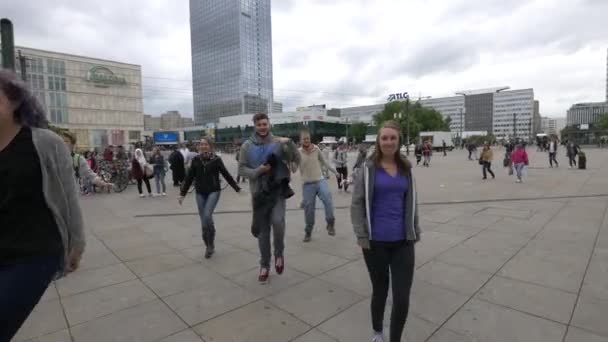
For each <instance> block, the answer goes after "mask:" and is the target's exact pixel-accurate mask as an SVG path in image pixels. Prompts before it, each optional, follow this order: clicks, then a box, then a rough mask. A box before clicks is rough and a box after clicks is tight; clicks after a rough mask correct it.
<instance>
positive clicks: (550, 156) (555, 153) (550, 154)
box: [549, 152, 559, 166]
mask: <svg viewBox="0 0 608 342" xmlns="http://www.w3.org/2000/svg"><path fill="white" fill-rule="evenodd" d="M556 156H557V152H549V164H550V165H551V166H553V162H555V166H559V163H558V162H557V159H556V158H555V157H556Z"/></svg>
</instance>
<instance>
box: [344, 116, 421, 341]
mask: <svg viewBox="0 0 608 342" xmlns="http://www.w3.org/2000/svg"><path fill="white" fill-rule="evenodd" d="M400 137H401V132H400V130H399V125H398V124H397V123H396V122H393V121H388V122H386V123H384V125H383V126H382V128H380V130H379V131H378V138H377V140H376V149H375V151H374V153H373V154H372V155H371V157H370V158H369V160H367V161H366V162H365V165H364V166H363V170H362V171H361V172H359V173H358V175H357V179H356V181H355V191H354V192H353V197H352V204H351V209H350V210H351V220H352V224H353V229H354V231H355V236H356V238H357V243H358V244H359V246H360V247H361V248H362V250H363V257H364V259H365V264H366V265H367V270H368V272H369V275H370V279H371V282H372V303H371V314H372V328H373V330H374V337H373V339H372V342H385V341H390V342H399V341H401V336H402V334H403V327H404V326H405V321H406V319H407V315H408V310H409V304H410V289H411V287H412V280H413V276H414V265H415V263H414V259H415V253H414V244H415V243H416V242H417V241H420V235H421V234H420V227H419V226H418V208H417V199H416V197H417V196H416V183H415V182H414V175H413V174H412V165H411V164H410V162H409V161H408V160H407V159H406V158H405V157H404V156H403V155H401V153H400V152H399V147H400V146H401V139H400ZM389 283H391V284H392V286H391V287H392V289H393V309H392V312H391V324H390V340H385V339H384V333H383V331H382V330H383V326H384V324H383V323H384V322H383V319H384V309H385V306H386V298H387V295H388V289H389Z"/></svg>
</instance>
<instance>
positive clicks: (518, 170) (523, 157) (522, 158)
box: [511, 144, 529, 183]
mask: <svg viewBox="0 0 608 342" xmlns="http://www.w3.org/2000/svg"><path fill="white" fill-rule="evenodd" d="M511 162H512V163H513V168H514V169H515V175H516V177H517V178H516V179H515V182H517V183H521V182H522V171H523V169H524V167H526V166H528V164H529V161H528V153H526V149H525V148H524V145H522V144H518V145H517V148H516V149H515V151H513V153H511Z"/></svg>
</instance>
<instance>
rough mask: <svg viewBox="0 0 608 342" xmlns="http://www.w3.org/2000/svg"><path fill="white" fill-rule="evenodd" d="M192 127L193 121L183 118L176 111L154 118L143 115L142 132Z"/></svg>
mask: <svg viewBox="0 0 608 342" xmlns="http://www.w3.org/2000/svg"><path fill="white" fill-rule="evenodd" d="M193 126H194V120H193V119H192V118H185V117H183V116H182V115H181V114H180V113H179V111H176V110H170V111H168V112H166V113H164V114H161V115H160V116H156V117H155V116H152V115H148V114H146V115H144V130H146V131H159V130H171V129H177V128H187V127H193Z"/></svg>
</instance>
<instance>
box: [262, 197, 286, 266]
mask: <svg viewBox="0 0 608 342" xmlns="http://www.w3.org/2000/svg"><path fill="white" fill-rule="evenodd" d="M285 206H286V199H285V198H282V197H281V198H279V200H278V201H277V203H276V204H275V205H274V208H272V214H271V216H272V217H271V219H270V222H271V225H272V235H273V240H274V256H275V257H280V256H283V251H284V250H285ZM270 229H271V227H270V226H268V227H261V229H260V235H259V236H258V246H259V248H260V256H261V259H260V266H262V267H265V268H268V269H270V258H271V256H270V255H271V254H270Z"/></svg>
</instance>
